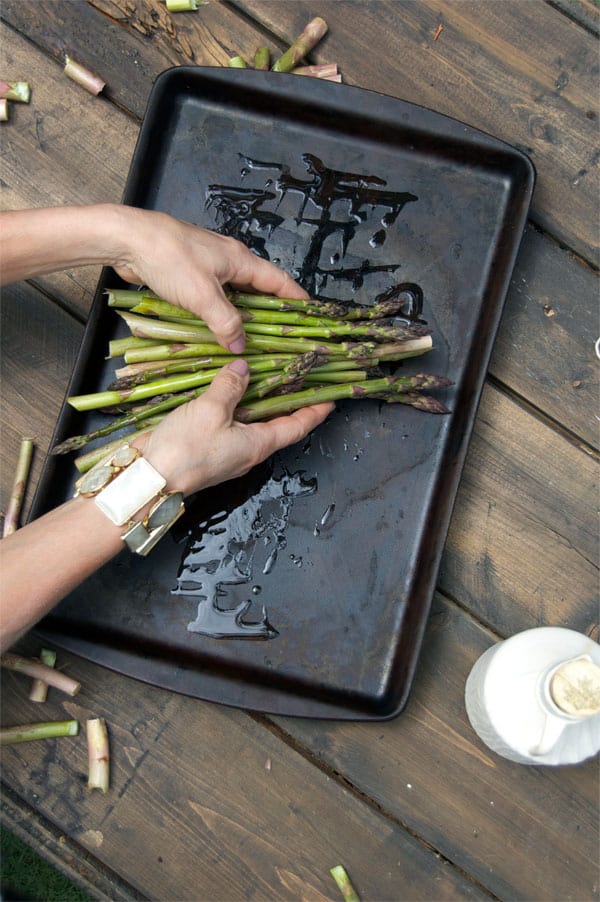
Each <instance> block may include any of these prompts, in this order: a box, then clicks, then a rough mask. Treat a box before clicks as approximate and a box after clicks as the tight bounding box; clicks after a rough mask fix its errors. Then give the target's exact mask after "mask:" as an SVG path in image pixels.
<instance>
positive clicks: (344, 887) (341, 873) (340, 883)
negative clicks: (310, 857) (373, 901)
mask: <svg viewBox="0 0 600 902" xmlns="http://www.w3.org/2000/svg"><path fill="white" fill-rule="evenodd" d="M329 873H330V874H331V876H332V877H333V879H334V880H335V882H336V885H337V887H338V889H339V891H340V892H341V894H342V896H343V897H344V902H360V899H359V896H358V893H357V892H356V890H355V889H354V887H353V886H352V882H351V880H350V877H349V876H348V873H347V871H346V868H345V867H344V866H343V865H341V864H337V865H336V866H335V867H334V868H331V869H330V871H329Z"/></svg>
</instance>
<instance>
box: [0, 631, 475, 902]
mask: <svg viewBox="0 0 600 902" xmlns="http://www.w3.org/2000/svg"><path fill="white" fill-rule="evenodd" d="M25 648H26V649H31V651H33V650H35V648H36V646H35V644H33V643H31V641H30V642H29V644H28V645H26V646H25ZM59 660H60V662H61V665H62V664H66V669H67V672H68V673H69V674H70V675H72V676H73V677H75V678H76V679H78V680H79V681H80V682H81V684H82V690H81V692H80V694H79V695H78V696H77V697H76V698H75V699H67V700H65V701H63V700H62V699H61V698H60V697H59V696H58V695H57V694H56V693H55V694H53V695H52V698H51V700H50V701H49V703H48V705H47V706H45V709H47V713H48V716H49V719H54V718H59V717H74V718H77V719H79V720H80V721H81V722H82V723H83V722H84V721H85V719H86V718H87V717H91V716H100V717H105V718H106V720H107V723H108V725H109V732H110V741H111V761H112V765H111V781H112V788H111V790H110V792H109V793H108V794H107V795H106V796H103V795H101V794H97V793H96V794H90V793H88V792H87V790H86V787H85V774H86V751H85V741H84V740H83V739H82V738H81V737H77V738H75V739H65V740H55V741H52V742H38V743H29V744H23V745H18V746H12V747H9V748H7V749H5V750H4V753H3V779H4V780H5V781H7V782H8V783H10V785H11V786H12V788H13V789H14V790H15V791H17V792H19V793H20V794H21V795H22V796H23V798H24V799H25V800H26V801H27V802H29V803H30V804H34V805H35V807H36V809H37V810H39V811H40V812H41V813H42V814H43V815H44V816H46V817H49V818H50V819H51V820H52V821H53V822H54V823H55V824H57V825H58V826H59V827H60V829H61V830H62V831H64V832H65V833H67V834H68V835H69V836H71V837H73V838H74V839H76V840H77V841H78V842H79V843H80V844H81V845H82V846H83V847H84V848H85V849H87V850H88V851H89V852H90V853H91V854H93V855H94V856H95V857H97V858H98V859H99V861H100V862H104V863H105V864H106V865H107V866H109V867H111V868H113V869H115V870H116V871H117V872H118V873H120V874H122V875H126V876H127V879H128V881H129V882H130V883H131V884H132V885H133V887H134V888H135V889H137V890H138V891H139V892H141V893H143V894H144V895H145V896H146V897H148V898H153V899H189V898H198V899H211V900H215V902H216V900H223V902H229V900H232V899H245V898H252V899H285V898H302V899H306V900H309V899H311V900H315V899H322V898H324V899H337V898H338V893H337V890H336V888H335V885H334V884H333V882H332V879H331V877H330V875H329V868H331V867H333V865H334V864H338V863H344V864H345V866H346V867H347V869H348V871H349V873H350V874H351V876H352V880H353V881H354V883H355V886H356V888H357V890H358V891H359V893H360V895H361V898H363V899H365V900H367V899H371V900H378V899H392V898H399V894H400V897H402V898H407V899H425V900H427V899H433V898H435V899H456V898H465V899H471V898H473V899H480V898H484V897H486V895H487V894H486V893H485V891H482V890H481V888H479V887H478V886H477V885H476V884H474V883H473V882H471V881H470V880H469V879H468V878H465V877H464V876H462V875H461V874H460V872H458V871H457V870H456V869H455V868H452V867H449V866H448V865H447V864H446V863H445V862H444V861H443V860H442V859H441V858H440V857H439V855H436V854H435V852H434V851H433V850H432V849H431V848H429V847H428V846H427V845H425V844H423V843H422V842H420V841H419V840H418V839H416V838H414V837H413V836H412V835H411V834H410V833H408V832H406V831H405V830H404V829H403V828H402V827H401V826H400V825H398V824H397V823H395V822H394V821H392V820H390V819H389V818H386V817H385V816H383V815H381V814H379V813H378V812H377V811H376V810H375V809H374V808H373V807H371V806H370V805H367V804H365V803H364V802H363V801H361V800H360V799H358V798H356V797H355V796H354V795H353V794H352V793H349V792H347V791H346V790H345V789H344V788H343V787H342V786H340V785H339V784H338V783H337V782H336V781H334V780H331V779H330V778H329V777H328V776H327V775H326V774H325V773H323V772H322V771H321V770H320V769H319V768H315V767H314V766H313V765H312V764H311V763H310V762H308V761H307V760H306V759H305V758H304V757H303V756H302V755H301V754H299V753H298V752H295V751H294V750H292V749H291V748H290V747H289V746H287V745H286V744H285V743H282V742H281V740H280V738H279V737H278V736H276V735H274V734H273V733H272V732H271V731H269V730H267V729H265V728H264V726H263V725H262V724H260V723H257V722H255V721H254V720H253V719H252V718H251V717H249V716H248V715H246V714H244V713H242V712H238V711H231V710H227V709H226V708H223V707H217V706H211V705H208V704H205V703H202V702H198V701H195V700H194V699H189V698H185V697H183V696H178V695H174V694H171V693H168V692H164V691H162V690H159V689H154V688H151V687H148V686H144V685H143V684H141V683H138V682H136V681H133V680H129V681H125V680H122V679H121V678H120V677H118V676H117V675H115V674H113V673H111V672H110V671H106V670H104V669H102V668H99V667H96V666H94V665H91V664H88V663H86V662H84V661H82V660H81V659H78V658H75V657H72V656H69V655H66V654H63V653H60V655H59ZM4 683H5V685H4V694H3V720H4V722H5V723H16V722H23V720H35V719H36V718H39V713H38V709H39V706H38V708H36V706H35V704H33V703H31V702H29V701H28V699H27V698H26V691H27V681H26V680H23V679H22V678H21V679H20V680H19V678H18V677H17V676H16V675H12V674H11V675H8V677H7V679H6V680H5V681H4ZM267 762H269V763H270V769H268V767H267ZM375 863H376V864H375ZM290 888H293V891H292V892H290Z"/></svg>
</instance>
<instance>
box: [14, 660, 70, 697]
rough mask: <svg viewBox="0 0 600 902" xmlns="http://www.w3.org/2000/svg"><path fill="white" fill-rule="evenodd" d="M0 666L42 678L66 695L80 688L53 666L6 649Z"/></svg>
mask: <svg viewBox="0 0 600 902" xmlns="http://www.w3.org/2000/svg"><path fill="white" fill-rule="evenodd" d="M0 667H4V668H5V669H6V670H14V671H16V672H17V673H23V674H25V676H30V677H37V678H38V679H40V680H44V682H45V683H47V684H48V685H49V686H54V687H55V688H56V689H60V690H61V692H66V693H67V695H71V696H73V695H77V693H78V692H79V690H80V689H81V684H80V683H78V682H77V681H76V680H72V679H71V677H68V676H67V675H66V674H64V673H61V671H60V670H54V668H52V667H47V666H46V665H45V664H42V662H41V661H36V660H34V659H30V658H24V657H22V656H21V655H15V654H13V653H12V652H8V651H7V652H5V653H4V654H3V655H1V656H0Z"/></svg>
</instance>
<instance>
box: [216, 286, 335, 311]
mask: <svg viewBox="0 0 600 902" xmlns="http://www.w3.org/2000/svg"><path fill="white" fill-rule="evenodd" d="M227 296H228V298H229V300H230V301H231V303H232V304H234V305H235V306H236V307H252V308H253V309H261V310H299V311H300V312H302V313H312V312H314V313H316V315H317V316H332V317H338V316H339V317H342V316H343V315H344V311H345V309H346V307H345V305H344V304H339V303H336V302H335V301H326V302H324V301H315V300H304V299H302V298H278V297H274V296H273V295H269V294H248V293H246V292H243V291H230V292H228V294H227Z"/></svg>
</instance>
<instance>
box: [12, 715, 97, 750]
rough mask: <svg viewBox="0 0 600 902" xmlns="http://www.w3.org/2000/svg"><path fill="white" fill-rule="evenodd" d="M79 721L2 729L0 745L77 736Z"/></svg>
mask: <svg viewBox="0 0 600 902" xmlns="http://www.w3.org/2000/svg"><path fill="white" fill-rule="evenodd" d="M78 733H79V721H77V720H55V721H50V722H46V723H27V724H23V725H22V726H19V727H2V728H0V745H13V744H14V743H16V742H31V741H32V740H34V739H55V738H56V737H59V736H77V734H78Z"/></svg>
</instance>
